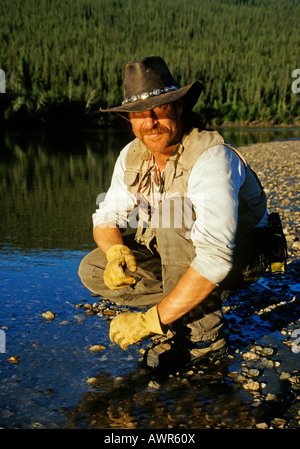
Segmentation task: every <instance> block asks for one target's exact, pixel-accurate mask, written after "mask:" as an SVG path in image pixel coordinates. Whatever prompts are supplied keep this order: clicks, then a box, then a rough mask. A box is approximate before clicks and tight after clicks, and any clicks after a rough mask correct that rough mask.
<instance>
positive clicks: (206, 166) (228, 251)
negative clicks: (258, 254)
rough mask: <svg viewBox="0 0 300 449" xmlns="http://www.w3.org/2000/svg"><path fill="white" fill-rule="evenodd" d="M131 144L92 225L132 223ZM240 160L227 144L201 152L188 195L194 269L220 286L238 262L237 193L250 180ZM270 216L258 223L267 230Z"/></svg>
mask: <svg viewBox="0 0 300 449" xmlns="http://www.w3.org/2000/svg"><path fill="white" fill-rule="evenodd" d="M128 148H129V144H128V145H127V146H126V147H125V148H124V149H123V150H122V151H121V153H120V155H119V157H118V159H117V161H116V164H115V168H114V172H113V176H112V180H111V185H110V188H109V189H108V192H107V194H106V196H105V199H104V201H102V202H101V203H100V204H99V208H98V209H97V210H96V212H95V213H94V214H93V225H94V227H96V226H97V225H100V224H103V223H114V224H117V225H118V226H119V227H120V228H126V227H127V225H128V216H129V214H130V212H131V211H132V210H133V209H134V208H135V206H136V200H135V196H134V195H133V194H131V193H130V192H129V191H128V189H127V185H126V184H125V183H124V172H125V168H126V164H125V162H126V155H127V151H128ZM245 175H246V174H245V167H244V164H243V163H242V161H241V160H240V158H239V157H238V156H237V155H236V154H235V153H234V152H233V151H232V150H230V149H229V148H228V147H226V146H225V145H217V146H214V147H212V148H210V149H208V150H206V151H205V152H204V153H202V154H201V156H200V157H199V158H198V160H197V161H196V163H195V165H194V167H193V169H192V171H191V173H190V177H189V181H188V189H187V196H188V198H189V199H190V200H191V202H192V204H193V207H194V210H195V212H196V220H195V221H194V223H193V226H192V231H191V239H192V241H193V244H194V246H195V253H196V256H195V258H194V260H193V261H192V263H191V267H192V268H193V269H194V270H196V271H197V272H198V273H200V274H201V275H202V276H204V277H205V278H206V279H208V280H210V281H211V282H213V283H215V284H219V283H220V282H221V281H222V280H223V279H224V278H225V277H226V275H227V274H228V273H229V271H230V270H231V268H232V262H233V249H234V238H235V233H236V227H237V219H238V204H239V200H238V193H239V189H240V187H241V186H242V184H243V182H244V180H245ZM267 223H268V213H267V211H266V213H265V216H264V217H263V219H262V220H261V222H260V223H259V224H258V226H267ZM131 226H132V223H131Z"/></svg>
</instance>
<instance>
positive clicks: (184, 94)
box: [100, 81, 203, 112]
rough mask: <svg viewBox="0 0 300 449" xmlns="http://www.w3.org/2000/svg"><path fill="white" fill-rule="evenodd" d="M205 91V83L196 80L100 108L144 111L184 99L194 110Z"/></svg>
mask: <svg viewBox="0 0 300 449" xmlns="http://www.w3.org/2000/svg"><path fill="white" fill-rule="evenodd" d="M202 91H203V84H202V83H201V82H200V81H195V82H194V83H192V84H189V85H188V86H185V87H182V88H180V89H178V90H175V91H172V92H168V93H163V94H161V95H157V96H153V97H150V98H147V99H146V100H138V101H135V102H133V103H127V104H124V105H121V106H115V107H113V108H100V111H101V112H143V111H149V110H150V109H153V108H156V107H158V106H161V105H163V104H167V103H173V102H174V101H177V100H181V99H182V100H184V104H185V107H186V109H189V110H192V109H193V107H194V106H195V104H196V103H197V101H198V98H199V96H200V95H201V92H202Z"/></svg>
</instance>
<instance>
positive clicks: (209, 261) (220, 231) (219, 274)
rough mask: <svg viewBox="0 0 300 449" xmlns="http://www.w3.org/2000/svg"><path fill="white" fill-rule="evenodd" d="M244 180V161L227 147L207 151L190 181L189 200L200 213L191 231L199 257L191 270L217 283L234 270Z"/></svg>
mask: <svg viewBox="0 0 300 449" xmlns="http://www.w3.org/2000/svg"><path fill="white" fill-rule="evenodd" d="M244 179H245V167H244V165H243V163H242V161H241V160H240V158H239V157H238V156H237V155H236V154H235V153H234V152H233V151H231V150H230V149H229V148H228V147H226V146H225V145H218V146H215V147H213V148H211V149H209V150H207V151H205V152H204V153H203V154H202V155H201V156H200V157H199V159H198V160H197V162H196V164H195V165H194V167H193V169H192V172H191V175H190V178H189V183H188V197H189V198H190V200H191V202H192V204H193V206H194V210H195V213H196V220H195V221H194V224H193V228H192V232H191V239H192V241H193V243H194V246H195V252H196V257H195V258H194V260H193V261H192V263H191V267H192V268H193V269H194V270H196V271H197V272H198V273H200V274H201V275H202V276H204V277H205V278H206V279H208V280H210V281H211V282H213V283H215V284H219V283H220V282H221V281H222V280H223V279H224V278H225V277H226V275H227V274H228V273H229V271H230V270H231V268H232V263H233V249H234V238H235V233H236V228H237V219H238V205H239V199H238V193H239V189H240V187H241V186H242V184H243V182H244Z"/></svg>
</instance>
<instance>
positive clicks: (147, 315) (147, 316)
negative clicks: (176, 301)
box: [109, 306, 164, 350]
mask: <svg viewBox="0 0 300 449" xmlns="http://www.w3.org/2000/svg"><path fill="white" fill-rule="evenodd" d="M151 334H160V335H163V334H164V331H163V330H162V326H161V323H160V320H159V316H158V311H157V306H154V307H151V309H149V310H148V311H147V312H132V313H131V312H126V313H121V314H120V315H117V316H116V317H115V318H114V319H113V320H112V322H111V323H110V330H109V338H110V339H111V341H112V342H113V343H117V344H118V345H120V346H121V348H122V349H124V350H126V349H127V348H128V346H129V345H132V344H133V343H136V342H138V341H140V340H144V339H145V338H148V337H149V336H150V335H151Z"/></svg>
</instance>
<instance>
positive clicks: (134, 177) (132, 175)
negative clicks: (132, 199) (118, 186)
mask: <svg viewBox="0 0 300 449" xmlns="http://www.w3.org/2000/svg"><path fill="white" fill-rule="evenodd" d="M138 180H139V172H138V171H133V170H128V169H127V170H125V173H124V182H125V184H126V185H127V186H134V185H136V184H137V183H138Z"/></svg>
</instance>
